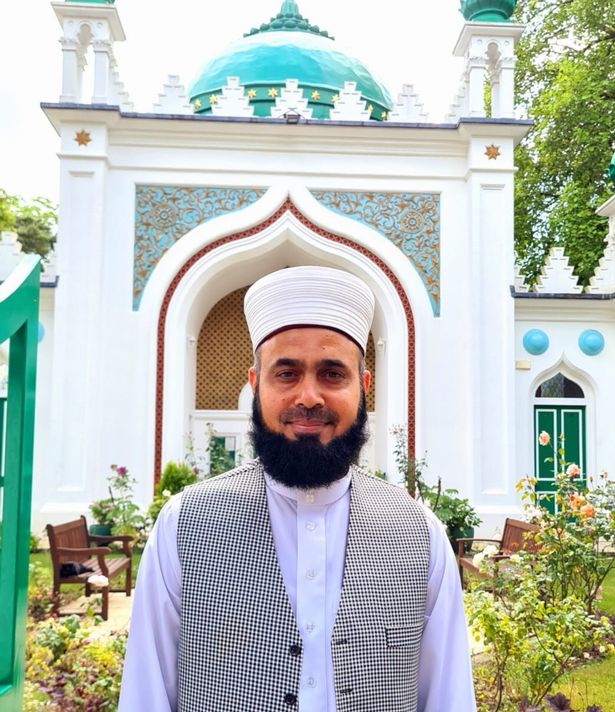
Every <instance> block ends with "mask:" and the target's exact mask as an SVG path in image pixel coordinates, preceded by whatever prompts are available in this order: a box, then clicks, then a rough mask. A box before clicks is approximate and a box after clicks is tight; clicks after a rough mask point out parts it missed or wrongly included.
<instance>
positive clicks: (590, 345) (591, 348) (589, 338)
mask: <svg viewBox="0 0 615 712" xmlns="http://www.w3.org/2000/svg"><path fill="white" fill-rule="evenodd" d="M579 348H580V349H581V351H582V352H583V353H584V354H587V356H596V355H597V354H599V353H600V352H601V351H602V349H603V348H604V336H602V334H601V333H600V332H599V331H596V330H595V329H587V330H585V331H584V332H583V333H582V334H581V336H579Z"/></svg>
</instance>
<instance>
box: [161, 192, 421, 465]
mask: <svg viewBox="0 0 615 712" xmlns="http://www.w3.org/2000/svg"><path fill="white" fill-rule="evenodd" d="M283 219H286V220H288V223H289V225H291V224H292V225H295V226H296V227H297V228H300V229H301V230H303V231H305V233H306V234H308V233H309V234H311V235H313V236H315V238H317V239H319V240H320V241H321V243H322V245H321V246H320V247H319V248H318V249H316V248H311V249H309V250H308V249H304V252H303V259H304V260H306V259H307V260H311V261H314V262H319V261H320V262H323V263H324V262H326V261H328V263H329V264H331V263H337V264H338V265H339V266H342V267H343V266H344V264H343V263H344V262H346V263H347V266H348V267H351V266H352V267H353V268H354V269H355V271H357V272H358V273H359V274H361V272H363V275H364V276H366V277H369V278H370V280H369V281H371V283H372V286H375V287H376V288H378V286H379V285H380V286H381V297H382V301H383V302H384V301H385V297H386V299H387V300H388V301H387V309H382V312H383V314H382V319H384V320H385V321H386V319H387V318H388V314H387V313H384V312H386V311H387V310H388V308H389V306H390V303H391V297H390V296H388V293H391V294H393V295H394V299H395V300H396V307H395V308H396V311H397V312H398V313H399V314H400V315H403V320H404V321H405V334H403V338H401V337H400V335H399V334H398V335H396V338H398V341H397V344H398V345H401V344H402V343H403V347H404V351H405V354H404V355H405V358H404V362H405V363H404V365H405V368H404V369H403V370H404V371H405V373H406V374H407V379H406V380H407V389H406V391H407V392H406V394H405V397H404V399H403V400H404V401H405V403H406V413H405V418H406V419H407V424H408V444H409V451H410V454H411V455H413V454H414V448H415V431H416V416H415V324H414V316H413V312H412V308H411V305H410V301H409V299H408V295H407V294H406V291H405V290H404V288H403V286H402V284H401V282H400V281H399V279H398V277H397V276H396V275H395V273H394V272H393V271H392V269H391V268H390V267H389V266H388V265H387V264H386V263H385V262H384V260H383V259H382V258H381V257H379V256H378V255H377V254H376V253H375V252H373V251H371V250H370V249H368V248H367V247H365V246H364V245H361V244H358V243H357V242H354V241H353V240H352V239H350V238H349V237H345V236H342V235H339V234H335V233H333V232H330V231H328V230H326V229H324V228H322V227H320V226H319V225H316V224H315V223H313V222H312V221H311V220H310V219H309V218H308V217H306V216H305V215H304V214H303V213H302V212H301V211H300V210H299V209H298V208H297V207H296V205H295V204H294V203H293V201H292V200H291V199H290V198H287V199H286V200H285V201H284V202H283V203H282V204H281V205H280V206H279V207H278V208H277V209H276V210H275V211H274V212H273V213H272V214H271V215H270V216H269V217H267V218H266V219H265V220H262V221H261V222H260V223H258V224H256V225H254V226H252V227H250V228H249V229H246V230H241V231H237V232H234V233H232V234H228V235H225V236H223V237H220V238H218V239H216V240H213V241H212V242H210V243H209V244H207V245H204V246H203V247H201V248H200V249H199V250H198V251H197V252H195V253H194V254H193V255H191V256H190V257H188V258H187V259H186V260H185V261H184V263H183V264H182V265H181V266H180V267H179V268H178V269H177V270H176V271H175V274H174V276H173V277H172V279H171V280H170V282H169V284H168V286H167V288H166V291H165V293H164V297H163V298H162V301H161V304H160V309H159V313H158V320H157V334H156V341H157V356H156V379H155V391H156V392H155V423H154V478H155V479H156V478H157V477H158V475H159V472H160V467H161V464H162V454H163V428H164V421H165V418H164V414H165V399H166V396H167V394H166V393H165V369H166V364H165V354H166V348H165V346H166V344H165V339H166V334H167V327H168V319H169V311H170V308H171V306H172V304H173V300H174V297H175V296H176V294H177V293H178V290H179V289H180V286H181V285H182V282H184V281H187V280H188V279H189V278H190V275H192V274H194V271H195V269H196V268H198V267H199V265H201V264H203V265H204V264H205V263H206V261H207V260H209V261H210V262H209V264H213V261H214V260H215V259H216V258H217V257H220V256H221V255H222V253H223V252H224V251H225V249H226V250H227V252H228V247H229V246H231V247H235V246H237V247H238V248H239V247H240V246H243V247H245V246H246V244H247V243H248V242H250V244H251V245H252V249H253V250H254V249H255V248H254V245H256V244H257V243H256V242H255V241H254V237H255V236H258V235H260V234H261V233H266V232H267V231H268V230H269V231H271V230H272V229H273V228H275V226H276V224H277V223H280V221H282V220H283ZM291 232H292V231H291ZM299 232H300V230H296V234H295V233H293V235H295V236H294V237H293V236H292V235H291V238H287V239H288V241H289V242H293V241H296V242H298V243H301V237H297V236H296V235H298V234H299ZM250 238H251V241H250ZM283 239H284V238H282V237H280V236H278V238H277V245H278V246H279V244H280V243H281V242H283ZM274 242H275V240H274ZM275 247H276V245H275V244H273V243H272V246H271V247H270V250H271V251H274V250H275ZM301 247H304V246H303V245H301ZM344 254H346V255H348V256H349V255H352V254H354V255H355V257H354V258H352V259H353V260H354V262H353V263H351V261H350V257H349V258H348V259H346V260H345V259H344ZM261 256H262V255H261ZM244 259H248V258H245V250H244ZM280 266H284V265H283V264H282V265H280ZM234 267H235V268H237V265H234ZM203 269H206V268H205V267H203ZM232 269H233V264H231V262H230V261H229V259H227V264H226V266H225V267H220V266H219V265H218V271H217V275H218V277H219V275H220V274H221V272H222V271H224V270H226V271H229V270H232ZM214 271H215V270H214ZM264 273H266V271H265V272H263V274H264ZM235 281H237V282H238V283H237V284H234V283H233V284H231V283H230V282H228V283H227V284H226V285H225V287H226V291H229V290H232V289H235V288H237V287H238V286H240V284H239V282H241V278H240V277H236V278H235ZM244 281H245V280H244ZM386 290H388V292H387V294H385V291H386ZM219 296H220V295H218V298H219ZM376 297H377V301H378V294H377V295H376ZM176 301H177V300H176ZM383 306H384V305H383ZM393 335H394V336H395V334H393ZM391 350H392V349H391ZM393 356H395V358H398V355H397V354H388V355H387V357H388V358H393ZM397 375H398V374H390V376H389V392H390V393H391V394H394V393H395V394H396V395H397V397H398V398H399V378H396V379H395V382H394V383H393V379H394V377H395V376H397ZM391 424H392V423H391Z"/></svg>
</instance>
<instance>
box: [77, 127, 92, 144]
mask: <svg viewBox="0 0 615 712" xmlns="http://www.w3.org/2000/svg"><path fill="white" fill-rule="evenodd" d="M74 140H75V141H76V142H77V146H87V145H88V143H90V141H91V140H92V137H91V136H90V132H89V131H84V130H83V129H81V131H75V138H74Z"/></svg>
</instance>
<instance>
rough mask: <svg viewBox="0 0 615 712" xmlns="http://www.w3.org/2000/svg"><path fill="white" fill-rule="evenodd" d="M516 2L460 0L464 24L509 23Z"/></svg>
mask: <svg viewBox="0 0 615 712" xmlns="http://www.w3.org/2000/svg"><path fill="white" fill-rule="evenodd" d="M516 4H517V2H516V0H461V5H460V7H459V11H460V12H461V14H462V15H463V16H464V18H465V19H466V22H510V18H511V16H512V14H513V12H514V10H515V5H516Z"/></svg>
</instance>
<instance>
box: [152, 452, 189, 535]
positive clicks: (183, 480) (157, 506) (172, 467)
mask: <svg viewBox="0 0 615 712" xmlns="http://www.w3.org/2000/svg"><path fill="white" fill-rule="evenodd" d="M197 480H198V478H197V474H196V472H195V471H194V468H193V467H191V466H190V465H189V464H188V463H187V462H167V464H166V465H165V468H164V470H163V471H162V474H161V475H160V480H159V481H158V484H157V485H156V490H155V494H154V500H153V501H152V503H151V504H150V506H149V509H148V510H147V514H148V516H149V518H150V519H151V520H152V522H155V521H156V519H157V518H158V515H159V514H160V510H161V509H162V508H163V506H164V505H165V503H166V502H167V500H168V499H169V498H170V497H171V496H172V495H174V494H177V493H178V492H181V491H182V490H183V489H184V487H187V486H188V485H192V484H194V483H195V482H197Z"/></svg>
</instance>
